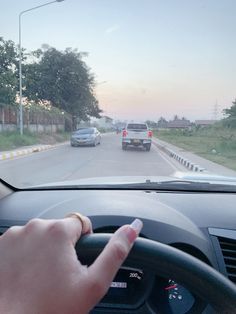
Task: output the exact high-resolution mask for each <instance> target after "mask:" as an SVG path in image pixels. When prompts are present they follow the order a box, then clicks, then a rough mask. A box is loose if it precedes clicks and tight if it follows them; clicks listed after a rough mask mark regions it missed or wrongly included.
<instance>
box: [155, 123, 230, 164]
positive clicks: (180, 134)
mask: <svg viewBox="0 0 236 314" xmlns="http://www.w3.org/2000/svg"><path fill="white" fill-rule="evenodd" d="M154 134H155V136H156V137H157V138H159V139H161V140H164V141H166V142H169V143H171V144H173V145H176V146H178V147H181V148H183V149H184V150H187V151H190V152H193V153H195V154H197V155H199V156H202V157H204V158H206V159H208V160H211V161H214V162H216V163H218V164H221V165H223V166H225V167H228V168H231V169H233V170H236V129H233V128H232V129H230V128H225V127H223V126H222V125H220V124H219V125H215V126H211V127H207V128H202V129H194V130H160V131H155V132H154Z"/></svg>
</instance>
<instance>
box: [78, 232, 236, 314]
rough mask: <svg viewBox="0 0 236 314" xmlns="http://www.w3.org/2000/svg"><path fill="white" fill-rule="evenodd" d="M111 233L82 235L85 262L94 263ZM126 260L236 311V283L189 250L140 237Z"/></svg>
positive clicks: (225, 313) (226, 311) (225, 311)
mask: <svg viewBox="0 0 236 314" xmlns="http://www.w3.org/2000/svg"><path fill="white" fill-rule="evenodd" d="M111 236H112V235H111V234H92V235H87V236H84V237H82V238H81V239H80V240H79V241H78V242H77V244H76V252H77V255H78V258H79V259H80V260H81V261H82V262H83V261H86V262H87V261H90V262H92V261H93V260H95V259H96V257H97V256H98V255H99V254H100V253H101V251H102V250H103V248H104V247H105V245H106V244H107V242H108V241H109V240H110V238H111ZM126 262H127V263H132V262H133V263H135V265H140V266H142V267H145V268H148V269H150V270H151V271H153V272H154V273H157V274H158V275H159V276H163V277H166V278H173V279H174V280H176V281H177V282H178V283H180V284H182V285H184V286H185V287H186V288H188V289H190V290H191V291H192V292H193V293H196V295H198V296H200V297H201V298H202V299H204V300H206V301H207V302H208V303H209V304H210V305H211V306H212V307H213V308H214V310H215V311H216V312H217V313H221V314H233V313H236V286H235V285H234V284H233V283H232V282H231V281H230V280H229V279H227V278H226V277H225V276H223V275H222V274H220V273H219V272H218V271H216V270H215V269H213V268H212V267H210V266H209V265H207V264H206V263H204V262H202V261H200V260H198V259H197V258H195V257H193V256H191V255H189V254H187V253H185V252H182V251H180V250H178V249H176V248H173V247H171V246H169V245H165V244H162V243H159V242H156V241H152V240H148V239H143V238H138V239H137V240H136V241H135V244H134V246H133V248H132V250H131V252H130V254H129V256H128V258H127V260H126Z"/></svg>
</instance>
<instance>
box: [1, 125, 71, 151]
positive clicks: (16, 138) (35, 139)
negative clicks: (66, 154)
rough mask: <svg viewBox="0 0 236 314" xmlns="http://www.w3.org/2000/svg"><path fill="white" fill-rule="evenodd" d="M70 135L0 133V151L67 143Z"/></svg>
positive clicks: (64, 133) (58, 133) (61, 133)
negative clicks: (36, 145)
mask: <svg viewBox="0 0 236 314" xmlns="http://www.w3.org/2000/svg"><path fill="white" fill-rule="evenodd" d="M69 137H70V133H66V132H62V131H60V132H57V133H48V134H47V133H31V132H29V131H26V130H25V131H24V134H23V135H20V134H19V132H10V131H9V132H1V133H0V151H6V150H11V149H15V148H17V147H22V146H31V145H35V144H55V143H60V142H65V141H68V140H69Z"/></svg>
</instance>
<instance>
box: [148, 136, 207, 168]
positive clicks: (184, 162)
mask: <svg viewBox="0 0 236 314" xmlns="http://www.w3.org/2000/svg"><path fill="white" fill-rule="evenodd" d="M153 144H154V145H155V146H156V147H158V148H159V149H160V150H161V151H163V152H164V153H166V154H167V155H169V156H170V157H171V158H174V159H175V160H177V161H178V162H179V163H180V164H182V165H183V166H184V167H186V168H187V169H189V170H191V171H195V172H203V171H205V170H206V169H205V168H203V167H201V166H199V165H197V164H195V163H193V162H191V161H190V160H188V159H186V158H184V157H183V156H181V155H179V154H177V153H176V152H174V151H173V150H171V149H170V148H169V147H168V146H167V145H162V144H160V143H158V142H155V141H153Z"/></svg>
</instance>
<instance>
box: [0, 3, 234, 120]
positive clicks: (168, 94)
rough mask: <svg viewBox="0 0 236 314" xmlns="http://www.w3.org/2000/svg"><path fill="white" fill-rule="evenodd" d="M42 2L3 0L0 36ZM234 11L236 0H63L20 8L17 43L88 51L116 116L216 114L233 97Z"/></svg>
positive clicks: (104, 102) (103, 100) (101, 92)
mask: <svg viewBox="0 0 236 314" xmlns="http://www.w3.org/2000/svg"><path fill="white" fill-rule="evenodd" d="M46 2H47V1H43V0H21V1H19V0H7V1H6V0H0V12H1V19H0V36H3V37H4V39H11V40H14V41H15V42H16V43H17V42H18V15H19V12H21V11H23V10H26V9H29V8H32V7H34V6H38V5H41V4H44V3H46ZM235 13H236V1H235V0H224V1H223V0H65V1H63V2H55V3H52V4H50V5H47V6H45V7H42V8H39V9H36V10H33V11H30V12H27V13H25V14H24V15H23V16H22V45H23V47H25V48H26V49H28V50H34V49H37V48H40V47H41V45H42V44H44V43H47V44H49V45H50V46H53V47H56V48H57V49H61V50H63V49H65V48H66V47H72V48H78V50H79V51H86V52H88V53H89V55H88V57H86V58H85V59H84V61H85V62H86V63H87V64H88V65H89V67H90V68H91V71H92V72H93V73H94V74H95V77H96V82H97V87H96V95H97V98H98V100H99V103H100V107H101V108H102V109H103V110H104V114H106V115H109V116H111V117H113V118H115V119H126V120H134V119H135V120H146V119H149V120H158V119H159V118H160V116H163V117H165V118H167V119H171V118H172V117H173V116H174V115H175V114H177V115H179V116H181V117H182V116H184V117H186V118H189V119H190V120H192V121H193V120H195V119H213V118H215V117H217V118H220V117H222V114H221V112H222V109H224V108H227V107H230V106H231V104H232V101H233V100H234V99H235V98H236V88H235V87H236V77H235V73H236V57H235V56H236V41H235V33H236V28H235ZM216 104H217V105H216Z"/></svg>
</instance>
